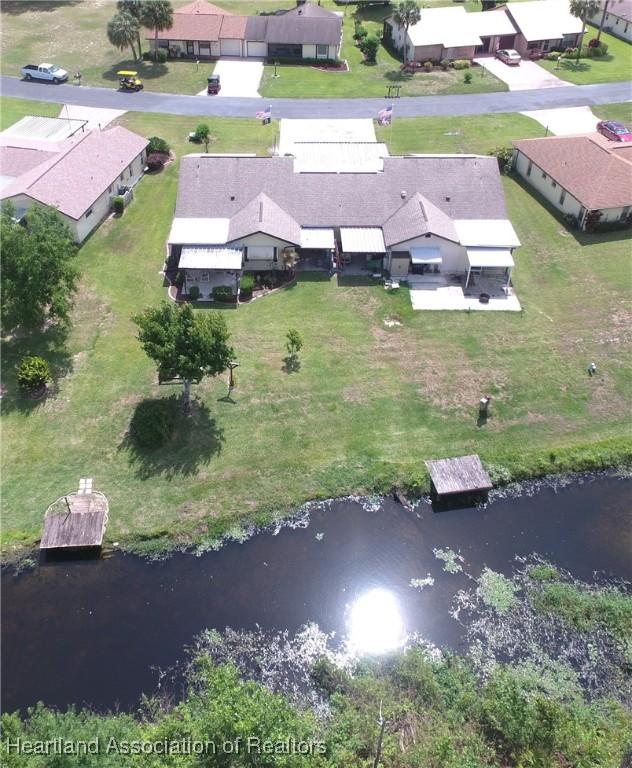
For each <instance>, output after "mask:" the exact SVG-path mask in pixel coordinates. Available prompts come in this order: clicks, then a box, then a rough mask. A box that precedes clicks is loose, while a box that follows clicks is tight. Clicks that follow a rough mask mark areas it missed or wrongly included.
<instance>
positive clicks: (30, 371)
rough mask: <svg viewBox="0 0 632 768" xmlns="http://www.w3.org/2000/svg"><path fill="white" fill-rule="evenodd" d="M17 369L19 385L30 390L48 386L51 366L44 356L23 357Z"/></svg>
mask: <svg viewBox="0 0 632 768" xmlns="http://www.w3.org/2000/svg"><path fill="white" fill-rule="evenodd" d="M17 369H18V385H19V386H20V387H21V388H22V389H25V390H28V391H29V392H30V391H32V390H34V389H40V388H41V387H44V386H46V384H47V383H48V382H49V381H50V380H51V375H50V368H49V366H48V363H47V362H46V360H44V358H42V357H35V356H33V357H30V356H29V357H23V358H22V359H21V360H20V362H19V364H18V367H17Z"/></svg>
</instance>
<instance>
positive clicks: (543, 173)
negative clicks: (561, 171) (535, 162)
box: [542, 171, 546, 179]
mask: <svg viewBox="0 0 632 768" xmlns="http://www.w3.org/2000/svg"><path fill="white" fill-rule="evenodd" d="M542 178H543V179H546V173H545V172H544V171H542Z"/></svg>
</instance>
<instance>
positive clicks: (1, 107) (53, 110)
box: [0, 99, 61, 131]
mask: <svg viewBox="0 0 632 768" xmlns="http://www.w3.org/2000/svg"><path fill="white" fill-rule="evenodd" d="M60 110H61V104H49V103H48V102H45V101H30V100H29V99H0V131H4V129H5V128H8V127H9V126H10V125H13V123H16V122H17V121H18V120H21V119H22V118H23V117H24V116H25V115H41V116H42V117H57V115H58V114H59V112H60Z"/></svg>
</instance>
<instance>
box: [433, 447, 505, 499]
mask: <svg viewBox="0 0 632 768" xmlns="http://www.w3.org/2000/svg"><path fill="white" fill-rule="evenodd" d="M426 467H428V472H429V473H430V479H431V481H432V487H433V492H434V493H433V495H436V496H437V498H439V499H443V498H445V497H451V496H456V495H460V494H483V493H487V491H489V490H491V489H492V488H493V483H492V481H491V480H490V477H489V475H488V474H487V472H486V471H485V468H484V467H483V464H482V462H481V460H480V457H479V456H478V454H473V455H471V456H459V457H457V458H454V459H437V460H435V461H426Z"/></svg>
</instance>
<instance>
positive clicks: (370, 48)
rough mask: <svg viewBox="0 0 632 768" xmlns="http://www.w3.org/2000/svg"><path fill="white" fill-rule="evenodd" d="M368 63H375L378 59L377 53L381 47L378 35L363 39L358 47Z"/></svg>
mask: <svg viewBox="0 0 632 768" xmlns="http://www.w3.org/2000/svg"><path fill="white" fill-rule="evenodd" d="M358 47H359V48H360V50H361V51H362V53H363V54H364V58H365V60H366V61H368V62H370V63H374V62H375V59H376V58H377V51H378V48H379V47H380V40H379V38H378V36H377V35H367V36H366V37H364V38H361V40H360V43H359V45H358Z"/></svg>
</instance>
